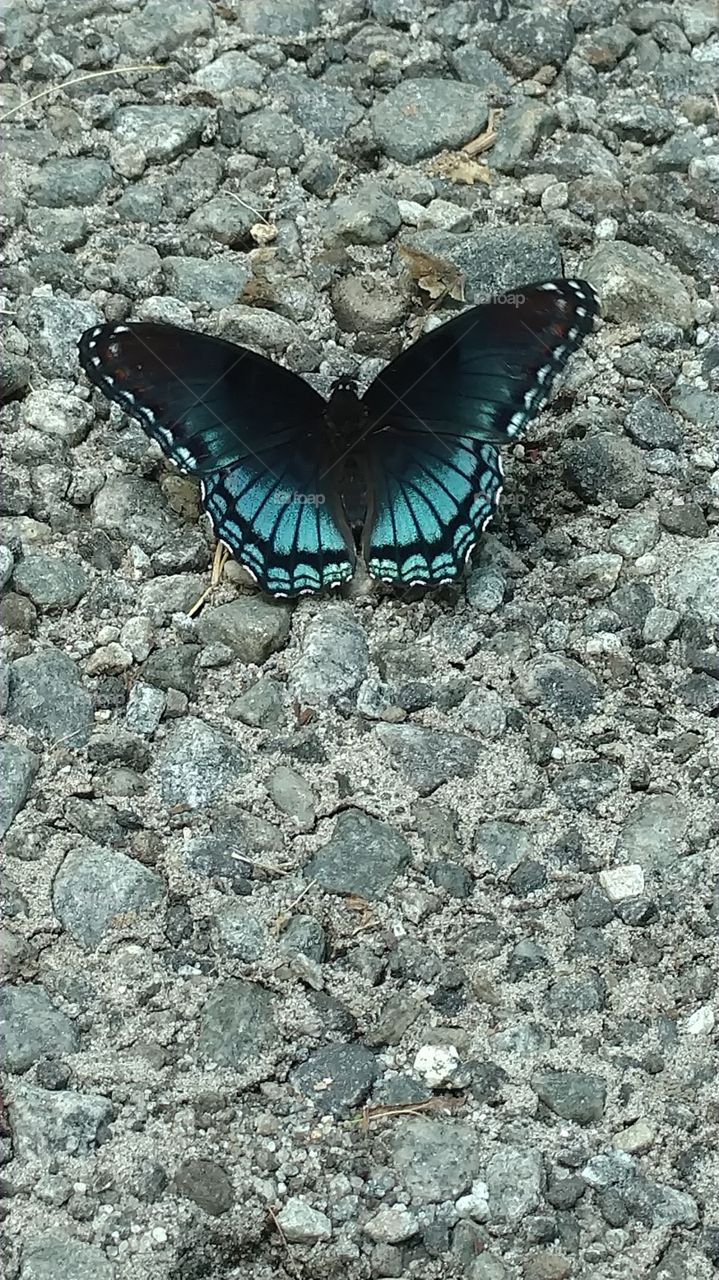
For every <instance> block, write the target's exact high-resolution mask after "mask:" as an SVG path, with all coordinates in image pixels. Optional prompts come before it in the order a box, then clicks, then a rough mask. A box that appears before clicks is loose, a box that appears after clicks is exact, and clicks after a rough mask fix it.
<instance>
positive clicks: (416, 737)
mask: <svg viewBox="0 0 719 1280" xmlns="http://www.w3.org/2000/svg"><path fill="white" fill-rule="evenodd" d="M376 734H377V737H378V738H379V740H380V742H381V743H382V745H383V746H385V747H386V748H387V750H388V752H389V756H390V760H391V761H392V763H393V764H394V766H395V768H396V769H398V770H399V772H400V773H401V774H402V776H403V777H404V778H405V779H406V780H407V782H409V783H410V785H411V786H413V787H416V788H417V790H418V791H419V793H420V795H423V796H427V795H429V794H430V793H431V792H432V791H435V790H436V789H437V787H440V786H441V785H442V783H443V782H449V781H450V779H454V778H469V777H472V775H473V774H476V773H477V772H478V770H479V767H480V762H481V760H482V747H481V746H480V744H479V743H477V742H475V741H474V740H473V739H472V738H469V737H467V736H466V735H465V734H462V733H449V732H446V731H444V730H439V729H425V728H423V727H422V726H421V725H415V724H380V725H378V726H377V729H376Z"/></svg>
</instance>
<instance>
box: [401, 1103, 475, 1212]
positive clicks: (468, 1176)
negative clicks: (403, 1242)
mask: <svg viewBox="0 0 719 1280" xmlns="http://www.w3.org/2000/svg"><path fill="white" fill-rule="evenodd" d="M480 1150H481V1147H480V1141H479V1136H478V1133H477V1131H476V1129H475V1128H474V1127H473V1126H472V1125H469V1124H464V1123H463V1122H462V1121H460V1120H438V1119H434V1118H431V1117H429V1116H418V1117H416V1118H413V1119H410V1120H404V1121H400V1122H399V1124H398V1126H397V1130H396V1133H395V1135H394V1140H393V1142H392V1164H393V1166H394V1168H395V1170H396V1172H397V1174H398V1176H399V1178H400V1184H401V1186H402V1189H403V1190H404V1191H405V1192H407V1193H408V1194H409V1195H411V1196H412V1197H413V1199H415V1200H417V1201H419V1202H420V1203H430V1204H432V1203H442V1202H443V1201H445V1200H456V1199H457V1198H458V1197H459V1196H461V1195H464V1194H465V1192H467V1191H468V1190H469V1188H470V1187H471V1185H472V1183H473V1182H474V1181H475V1179H476V1178H477V1177H478V1176H479V1172H480Z"/></svg>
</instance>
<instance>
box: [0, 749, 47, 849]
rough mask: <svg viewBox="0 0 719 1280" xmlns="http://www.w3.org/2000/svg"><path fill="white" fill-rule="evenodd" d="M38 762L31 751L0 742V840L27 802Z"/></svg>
mask: <svg viewBox="0 0 719 1280" xmlns="http://www.w3.org/2000/svg"><path fill="white" fill-rule="evenodd" d="M39 764H40V761H39V760H38V757H37V756H36V755H35V753H34V752H33V751H28V750H27V748H26V747H20V746H16V745H15V744H14V743H12V742H0V777H1V778H2V790H1V791H0V839H2V837H3V836H4V835H5V832H6V831H7V830H8V828H9V827H10V825H11V824H12V822H13V821H14V819H15V818H16V817H17V815H18V813H19V812H20V810H21V809H22V807H23V805H24V803H25V801H26V800H27V797H28V793H29V791H30V787H31V786H32V780H33V778H34V777H35V774H36V773H37V770H38V766H39Z"/></svg>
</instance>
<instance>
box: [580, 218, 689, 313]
mask: <svg viewBox="0 0 719 1280" xmlns="http://www.w3.org/2000/svg"><path fill="white" fill-rule="evenodd" d="M582 275H584V276H586V278H587V280H588V281H589V283H590V284H592V285H593V286H594V288H595V289H596V291H597V293H598V295H599V297H600V298H601V300H602V315H603V316H604V317H605V319H607V320H615V321H616V322H617V323H618V324H627V323H629V324H639V325H645V324H647V323H648V321H649V319H650V318H651V319H652V320H667V321H669V322H670V323H671V324H676V325H678V326H679V327H680V329H688V328H689V327H690V326H691V324H692V320H693V307H692V301H691V298H690V297H689V293H688V292H687V289H686V287H685V285H684V283H683V281H682V279H681V276H679V275H677V273H676V272H675V271H672V269H671V268H670V267H668V266H667V265H666V263H664V262H659V261H658V260H657V259H656V258H655V257H654V255H653V254H651V253H650V252H649V250H648V249H643V248H641V247H640V246H639V245H635V244H629V243H628V242H627V241H626V240H606V241H605V242H604V243H603V244H600V245H599V247H598V248H597V249H595V250H594V252H593V253H592V255H591V257H590V258H588V259H587V261H586V262H585V263H584V264H583V267H582Z"/></svg>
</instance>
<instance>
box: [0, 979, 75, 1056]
mask: <svg viewBox="0 0 719 1280" xmlns="http://www.w3.org/2000/svg"><path fill="white" fill-rule="evenodd" d="M0 1027H2V1038H3V1046H4V1057H5V1064H6V1066H7V1068H8V1070H10V1071H17V1072H22V1071H27V1069H28V1067H31V1066H33V1065H34V1063H36V1062H39V1061H40V1060H41V1059H43V1058H47V1057H49V1056H51V1055H53V1054H60V1053H75V1052H76V1050H77V1049H78V1048H79V1036H78V1034H77V1031H76V1030H75V1027H74V1025H73V1023H72V1022H71V1021H70V1019H69V1018H67V1017H66V1016H65V1014H64V1013H62V1012H61V1011H60V1010H59V1009H58V1008H56V1006H55V1005H54V1004H53V1003H52V1001H51V999H50V997H49V996H48V994H47V992H46V991H45V989H44V988H43V987H40V986H37V985H36V984H35V983H31V982H26V983H23V985H22V986H12V985H10V984H8V983H6V984H5V986H4V987H3V990H2V992H0Z"/></svg>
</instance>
